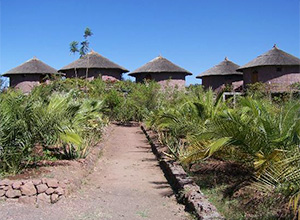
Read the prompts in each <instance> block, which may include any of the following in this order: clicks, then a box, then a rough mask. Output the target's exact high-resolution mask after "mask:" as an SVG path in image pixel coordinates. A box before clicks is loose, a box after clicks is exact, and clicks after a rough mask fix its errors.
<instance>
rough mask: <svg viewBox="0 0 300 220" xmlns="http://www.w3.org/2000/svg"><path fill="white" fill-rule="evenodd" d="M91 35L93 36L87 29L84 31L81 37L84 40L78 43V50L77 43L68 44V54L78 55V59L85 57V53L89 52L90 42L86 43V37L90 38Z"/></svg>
mask: <svg viewBox="0 0 300 220" xmlns="http://www.w3.org/2000/svg"><path fill="white" fill-rule="evenodd" d="M92 35H93V33H92V30H91V29H90V28H88V27H87V28H86V29H85V30H84V35H83V37H84V40H83V41H82V42H80V48H78V46H79V43H78V41H72V42H71V43H70V53H72V54H76V53H79V54H80V57H83V56H84V55H86V53H87V52H88V51H89V45H90V42H89V41H88V37H91V36H92Z"/></svg>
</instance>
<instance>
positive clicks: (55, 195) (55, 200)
mask: <svg viewBox="0 0 300 220" xmlns="http://www.w3.org/2000/svg"><path fill="white" fill-rule="evenodd" d="M50 197H51V202H52V203H56V202H57V201H58V195H57V194H55V193H54V194H52V195H51V196H50Z"/></svg>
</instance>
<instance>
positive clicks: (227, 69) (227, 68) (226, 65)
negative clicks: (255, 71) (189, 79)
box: [196, 57, 243, 78]
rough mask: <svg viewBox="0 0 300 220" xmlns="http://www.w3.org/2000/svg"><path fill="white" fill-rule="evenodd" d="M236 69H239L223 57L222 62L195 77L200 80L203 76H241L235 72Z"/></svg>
mask: <svg viewBox="0 0 300 220" xmlns="http://www.w3.org/2000/svg"><path fill="white" fill-rule="evenodd" d="M237 68H239V65H237V64H236V63H234V62H232V61H230V60H228V59H227V57H225V60H224V61H222V62H221V63H219V64H218V65H216V66H214V67H212V68H210V69H208V70H206V71H205V72H203V73H201V74H200V75H198V76H196V78H202V77H203V76H224V75H243V74H242V73H240V72H237V71H236V70H237Z"/></svg>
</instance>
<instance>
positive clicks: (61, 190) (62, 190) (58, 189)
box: [54, 187, 64, 195]
mask: <svg viewBox="0 0 300 220" xmlns="http://www.w3.org/2000/svg"><path fill="white" fill-rule="evenodd" d="M54 192H55V193H57V194H58V195H63V194H64V189H63V188H61V187H57V188H56V189H55V190H54Z"/></svg>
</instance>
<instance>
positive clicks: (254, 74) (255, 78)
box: [251, 71, 258, 83]
mask: <svg viewBox="0 0 300 220" xmlns="http://www.w3.org/2000/svg"><path fill="white" fill-rule="evenodd" d="M257 82H258V72H257V71H254V72H252V74H251V83H257Z"/></svg>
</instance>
